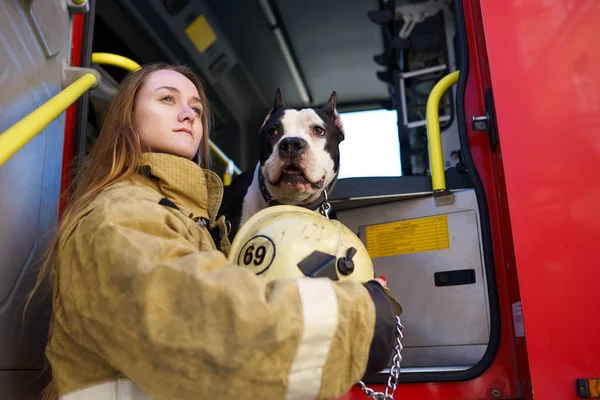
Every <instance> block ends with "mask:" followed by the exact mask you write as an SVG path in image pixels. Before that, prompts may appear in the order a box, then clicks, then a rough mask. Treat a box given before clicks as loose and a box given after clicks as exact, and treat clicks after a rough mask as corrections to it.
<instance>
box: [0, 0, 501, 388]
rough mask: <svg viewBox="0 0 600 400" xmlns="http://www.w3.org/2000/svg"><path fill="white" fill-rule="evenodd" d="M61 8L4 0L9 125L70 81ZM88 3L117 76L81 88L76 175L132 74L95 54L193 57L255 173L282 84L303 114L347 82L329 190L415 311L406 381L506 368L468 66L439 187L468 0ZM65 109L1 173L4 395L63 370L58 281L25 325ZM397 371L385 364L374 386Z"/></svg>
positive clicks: (0, 368) (408, 327)
mask: <svg viewBox="0 0 600 400" xmlns="http://www.w3.org/2000/svg"><path fill="white" fill-rule="evenodd" d="M30 3H31V4H30ZM62 3H64V2H62V1H58V0H56V1H49V2H47V3H44V4H42V2H27V1H12V2H3V3H2V4H3V5H2V11H3V12H2V13H0V26H1V27H2V28H0V29H1V30H2V34H3V40H1V41H0V55H1V57H0V60H2V61H1V62H0V71H5V72H4V74H3V75H4V78H8V77H10V79H2V78H3V76H2V75H0V88H2V92H3V93H8V91H9V90H11V91H14V93H18V94H19V97H18V98H19V101H18V102H15V103H12V104H11V103H10V102H9V101H8V100H6V99H3V100H1V104H2V109H3V114H4V117H2V118H1V121H0V131H4V130H5V129H7V128H8V127H9V126H10V125H12V124H13V123H14V122H16V121H17V120H18V119H20V118H22V117H23V116H25V115H27V113H29V112H31V111H32V110H33V109H35V108H36V107H37V106H38V105H39V104H40V103H41V102H43V101H42V100H40V99H47V98H48V96H49V93H54V92H55V91H54V89H55V88H56V86H57V85H59V82H57V81H56V79H55V78H53V77H52V76H54V75H53V73H52V72H51V69H52V68H56V65H54V64H52V65H50V64H48V65H42V64H43V63H44V62H45V61H44V60H48V59H49V57H45V56H44V51H48V50H52V49H55V51H57V52H60V51H62V52H63V53H68V52H69V49H68V46H69V42H68V41H66V42H65V41H64V37H65V36H64V32H65V31H68V30H69V29H70V25H69V21H68V19H66V18H67V17H65V16H64V15H63V14H64V9H63V8H62V6H61V4H62ZM87 4H88V5H89V11H88V12H87V13H85V14H84V15H83V20H84V21H85V24H84V27H83V39H82V46H81V49H80V54H72V55H71V56H72V57H73V58H74V59H77V58H78V59H77V61H79V62H80V66H81V67H87V68H94V69H96V70H97V71H98V72H99V73H100V74H101V76H102V81H101V83H100V85H99V86H97V87H96V88H94V89H93V90H91V91H90V92H88V93H86V94H85V95H84V96H82V97H81V99H80V100H79V101H78V102H77V108H76V110H77V111H76V112H75V113H74V115H73V117H72V118H73V119H74V121H75V122H74V123H75V126H76V129H75V138H74V143H73V151H74V153H75V154H74V155H75V158H74V161H73V166H72V168H73V169H76V168H77V166H78V165H79V163H80V162H81V159H82V158H84V157H85V153H86V151H87V149H88V148H89V146H90V145H91V144H93V142H94V139H95V135H97V133H98V131H99V129H100V127H101V125H102V121H103V117H104V114H105V112H106V109H107V106H108V104H109V103H110V101H111V98H112V96H113V95H114V93H115V90H116V89H117V88H118V86H119V82H120V81H121V80H122V79H123V77H124V76H125V75H126V74H127V72H128V71H127V70H125V69H123V68H119V67H116V66H111V65H99V64H92V62H91V54H92V53H113V54H118V55H121V56H124V57H127V58H130V59H132V60H135V61H136V62H137V63H139V64H146V63H151V62H157V61H165V62H169V63H184V64H187V65H189V66H191V67H192V68H193V69H194V70H195V71H196V72H197V73H198V74H199V75H200V76H201V77H202V79H203V80H204V82H205V85H206V90H207V95H208V98H209V102H210V104H211V107H212V110H213V114H214V121H213V132H212V140H213V142H214V143H215V144H216V145H217V146H218V147H219V148H220V149H221V150H222V152H224V153H225V154H226V155H227V157H229V158H230V159H231V160H232V161H233V162H234V163H235V165H236V166H237V168H239V169H240V170H247V169H250V168H253V167H254V165H256V163H257V161H258V155H259V142H258V130H259V128H260V125H261V123H262V122H263V120H264V118H265V116H266V115H267V113H268V112H269V110H270V108H271V106H272V104H273V99H274V96H275V92H276V89H277V88H281V91H282V94H283V98H284V101H285V103H286V105H287V106H288V107H294V108H302V107H309V106H310V107H320V106H322V105H323V104H325V103H326V102H327V100H328V98H329V95H330V94H331V92H332V91H334V90H335V91H336V92H337V103H338V104H337V108H338V111H339V113H340V115H341V118H342V121H343V123H344V126H345V130H346V139H345V140H344V142H342V144H341V147H340V151H341V169H340V175H339V180H338V182H337V184H336V186H335V189H334V191H333V193H332V195H331V197H330V201H331V205H332V207H333V213H332V217H333V218H336V219H338V220H340V221H342V222H343V223H344V224H345V225H346V226H348V227H349V228H350V229H351V230H353V231H354V232H355V233H356V234H357V235H358V236H359V237H360V238H361V239H362V240H363V241H364V242H365V244H366V245H367V248H368V249H369V251H370V252H371V256H372V257H373V262H374V266H375V271H376V274H377V275H385V276H386V277H387V285H388V287H389V288H390V290H391V291H392V293H393V294H394V296H395V297H396V298H397V299H398V301H399V302H400V303H401V304H402V306H403V309H404V313H403V318H402V321H403V324H404V327H405V331H404V341H403V347H404V349H403V351H402V364H401V374H400V379H399V381H400V382H402V383H410V382H439V381H461V380H463V381H464V380H468V379H471V378H474V377H476V376H478V375H480V374H481V373H482V372H483V371H485V370H486V369H487V368H488V367H489V366H490V364H491V363H492V361H493V359H494V357H495V355H496V350H497V347H498V343H499V336H500V327H499V315H498V314H499V310H498V299H497V289H496V273H495V267H494V259H493V254H492V250H491V249H492V244H491V233H490V227H489V215H488V206H487V201H486V194H485V192H484V191H483V187H482V184H481V180H480V177H479V176H478V171H477V169H476V168H475V166H474V164H473V160H472V157H471V155H470V149H469V143H468V139H467V133H466V129H467V123H466V122H465V118H464V109H463V106H464V105H463V100H462V97H461V96H464V85H465V81H464V79H463V78H462V76H461V78H460V79H459V81H458V83H457V84H456V85H452V86H451V87H450V88H449V90H447V91H446V92H445V94H444V95H443V96H442V97H441V101H440V107H439V124H440V130H441V145H442V157H443V164H442V165H443V171H444V176H445V183H446V187H445V190H443V191H440V192H435V191H434V188H433V186H432V172H431V165H432V160H431V159H430V154H431V152H430V148H429V140H428V132H427V124H426V105H427V101H428V98H429V96H430V94H431V92H432V90H433V88H434V86H435V85H436V84H437V83H438V82H439V81H440V80H441V79H442V78H444V77H445V76H448V75H449V74H451V73H452V72H455V71H458V70H461V73H462V72H463V69H464V68H466V66H465V62H467V61H468V53H467V52H468V49H467V46H466V44H465V43H466V37H465V35H466V34H465V32H464V30H465V29H464V20H463V15H462V13H463V9H462V5H461V2H456V1H450V0H424V1H423V0H395V1H392V0H388V1H385V0H330V1H318V0H303V1H292V0H218V1H217V0H193V1H192V0H147V1H145V2H143V4H142V2H138V1H134V0H103V1H89V2H88V3H87ZM9 21H11V22H9ZM32 25H35V26H36V27H37V28H36V29H32V28H30V27H31V26H32ZM34 31H35V32H38V33H39V32H41V35H42V36H43V37H45V38H46V39H45V41H44V43H46V45H47V46H46V48H44V47H43V46H39V43H40V39H39V35H38V36H36V34H35V33H32V32H34ZM68 37H69V38H70V36H68ZM65 43H66V44H65ZM32 48H33V49H34V50H31V49H32ZM44 49H45V50H44ZM28 53H29V56H28V55H27V54H28ZM38 53H39V54H40V55H39V56H38ZM32 54H33V55H32ZM28 57H29V60H30V61H27V59H28ZM38 59H39V60H41V61H38ZM4 60H6V61H7V62H6V63H4ZM23 60H25V61H23ZM31 60H34V61H31ZM2 64H4V65H2ZM19 65H20V67H19ZM19 68H21V70H22V71H33V70H36V71H39V72H38V75H37V77H36V78H35V79H33V80H31V79H29V80H28V78H27V76H28V75H27V74H28V73H29V72H23V73H19V71H21V70H19ZM32 82H34V83H35V84H33V83H32ZM19 85H21V86H19ZM4 110H8V112H6V111H4ZM8 115H14V118H12V117H11V118H8V117H7V116H8ZM66 118H67V117H65V116H61V117H59V118H58V119H57V120H56V121H55V122H52V123H51V124H50V125H49V126H48V127H47V128H46V129H45V130H44V131H43V132H42V134H40V135H39V136H38V137H37V138H35V139H34V140H32V141H31V143H29V144H28V145H27V146H26V147H24V148H23V149H22V150H20V151H19V152H18V153H17V154H16V155H15V156H14V157H13V158H12V159H11V160H10V161H9V162H7V163H6V164H5V165H4V166H2V167H0V187H2V188H9V191H10V192H11V195H10V196H9V195H6V193H7V192H6V191H3V192H4V193H3V194H2V195H0V221H2V230H1V231H0V393H3V392H8V393H12V394H13V395H14V397H9V398H18V399H34V398H37V396H39V390H40V387H42V386H43V384H44V379H45V378H44V376H45V374H46V373H47V365H46V363H45V360H44V345H45V339H46V337H47V327H48V316H49V309H48V307H49V304H50V298H49V296H48V295H47V294H48V292H49V291H48V290H43V291H41V292H42V293H41V294H40V295H39V296H37V297H35V298H34V301H33V302H32V305H31V311H28V313H26V314H25V316H24V317H23V315H22V309H23V307H22V306H23V302H24V299H25V296H26V294H27V293H29V291H30V290H31V288H32V287H33V283H34V282H35V276H36V273H37V271H38V268H39V265H40V260H41V259H42V258H43V255H44V248H45V245H46V244H47V243H48V240H49V235H48V233H47V232H49V231H50V232H51V230H52V228H53V227H54V226H55V224H56V219H57V216H58V213H59V210H58V208H59V205H58V201H57V199H58V197H59V194H60V187H61V165H63V164H62V163H63V139H62V136H61V135H62V133H63V132H64V128H65V123H66V122H67V120H66ZM469 124H470V122H469ZM212 168H213V169H214V170H215V171H216V172H217V173H218V174H219V175H223V174H225V173H226V171H227V169H228V165H227V164H226V163H223V162H222V160H219V159H218V158H215V160H214V162H213V166H212ZM434 192H435V193H434ZM373 243H375V244H373ZM45 289H48V288H45ZM387 379H388V374H387V371H386V370H384V371H382V372H381V374H380V375H379V376H378V377H376V378H374V379H373V380H372V381H371V382H367V383H373V384H376V383H385V382H387ZM0 397H1V396H0Z"/></svg>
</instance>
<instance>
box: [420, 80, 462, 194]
mask: <svg viewBox="0 0 600 400" xmlns="http://www.w3.org/2000/svg"><path fill="white" fill-rule="evenodd" d="M458 75H459V71H454V72H452V73H450V74H448V75H446V76H445V77H443V78H442V79H441V80H440V81H439V82H438V83H436V85H435V86H434V87H433V89H432V90H431V93H430V94H429V97H428V98H427V108H426V121H427V141H428V142H429V163H430V166H431V186H432V189H433V191H434V192H437V191H444V190H446V176H445V173H444V155H443V153H442V135H441V132H440V119H439V118H440V116H439V107H440V100H441V99H442V96H443V95H444V93H446V91H447V90H448V89H449V88H450V87H452V85H455V84H456V82H458Z"/></svg>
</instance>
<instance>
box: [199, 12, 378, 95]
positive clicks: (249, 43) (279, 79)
mask: <svg viewBox="0 0 600 400" xmlns="http://www.w3.org/2000/svg"><path fill="white" fill-rule="evenodd" d="M209 3H210V6H211V8H212V9H213V11H214V12H215V15H216V16H217V17H218V19H219V22H220V23H221V25H222V26H223V28H224V29H225V30H226V31H227V32H228V39H229V41H230V42H231V43H232V45H233V46H234V47H235V48H236V50H237V51H238V53H239V56H240V57H241V58H242V60H243V62H244V64H245V65H246V66H247V67H248V69H249V70H250V71H251V73H252V75H253V76H254V78H255V80H256V82H257V84H258V86H259V87H260V89H261V93H262V94H263V95H264V96H265V97H266V98H267V99H268V100H269V101H271V99H272V97H273V95H274V92H275V89H276V88H277V87H278V86H281V87H282V89H283V90H284V98H285V99H286V101H287V102H288V103H289V104H290V105H293V106H299V105H301V98H300V94H299V93H298V89H297V88H296V87H295V85H294V82H293V79H292V75H291V73H290V70H289V68H288V67H287V65H286V63H285V60H284V56H283V53H282V50H281V49H280V48H279V47H278V45H277V40H276V37H275V34H274V33H273V32H272V31H271V30H270V27H269V24H268V20H267V18H266V17H265V15H264V14H263V11H262V9H261V6H260V4H259V1H258V0H212V1H209ZM271 5H272V8H273V10H274V13H275V15H276V17H279V19H280V21H281V23H282V26H283V34H284V35H285V36H287V38H286V39H287V40H288V45H289V48H290V50H291V53H292V55H293V57H294V58H295V60H296V63H297V67H298V69H299V72H300V74H301V76H302V78H303V81H304V84H305V85H306V89H307V91H308V94H309V96H310V98H311V104H312V105H321V104H323V103H324V102H326V101H327V99H328V98H329V95H330V94H331V92H332V91H333V90H335V91H337V94H338V100H339V102H340V103H363V102H371V101H373V100H382V99H387V98H388V96H389V95H388V90H387V87H386V85H385V84H384V83H383V82H381V81H380V80H378V79H377V77H376V76H375V72H376V70H377V68H378V66H377V65H376V64H375V62H374V61H373V56H374V55H375V54H378V53H381V51H382V48H383V42H382V34H381V28H380V27H379V26H377V25H375V24H373V23H372V22H371V21H369V19H368V17H367V12H368V11H369V10H375V9H378V8H379V6H378V1H377V0H327V1H323V0H302V1H298V0H280V1H272V2H271Z"/></svg>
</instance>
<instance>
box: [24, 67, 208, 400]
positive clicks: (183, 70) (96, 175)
mask: <svg viewBox="0 0 600 400" xmlns="http://www.w3.org/2000/svg"><path fill="white" fill-rule="evenodd" d="M160 70H171V71H176V72H179V73H180V74H182V75H184V76H185V77H186V78H188V79H189V80H190V81H192V83H193V84H194V86H196V89H197V90H198V95H199V97H200V100H201V103H202V107H203V112H202V117H201V121H202V128H203V136H202V140H201V142H200V146H199V148H198V154H197V155H196V157H194V161H196V162H198V163H199V165H200V166H201V167H202V168H208V167H209V129H210V118H211V115H210V109H209V105H208V101H207V98H206V93H205V91H204V87H203V84H202V81H201V80H200V79H199V78H198V77H197V76H196V75H195V74H194V72H193V71H192V70H191V69H190V68H189V67H187V66H183V65H170V64H164V63H154V64H147V65H145V66H143V67H142V68H141V69H139V70H137V71H135V72H132V73H130V74H128V75H127V76H126V77H125V79H124V80H123V82H122V83H121V85H120V87H119V90H118V91H117V93H116V94H115V97H114V99H113V100H112V102H111V104H110V106H109V108H108V111H107V114H106V118H105V120H104V123H103V125H102V129H101V130H100V133H99V135H98V139H97V141H96V142H95V143H94V145H93V146H92V147H91V149H90V152H89V154H88V155H87V156H86V157H85V163H84V165H83V167H82V168H80V170H79V171H78V172H77V174H76V177H75V179H74V180H73V183H72V184H71V187H70V188H69V189H68V190H67V191H66V193H65V195H66V196H68V202H67V207H66V208H65V211H64V213H63V215H62V217H61V220H60V221H59V223H58V226H57V230H56V234H55V235H54V237H53V240H52V242H51V243H50V245H49V247H48V249H47V252H46V256H45V259H44V262H43V264H42V267H41V269H40V272H39V274H38V277H37V282H36V284H35V286H34V288H33V290H32V291H31V292H30V293H29V295H28V296H27V299H26V302H25V310H26V309H27V306H28V304H29V302H30V301H31V298H32V297H33V295H34V293H35V292H36V291H37V290H38V289H39V288H40V286H41V284H42V283H43V282H44V280H45V279H47V278H48V275H49V274H50V273H51V272H52V265H53V262H54V258H55V253H56V250H57V247H58V243H59V242H60V238H61V236H62V235H63V233H64V230H65V228H66V227H67V226H68V225H69V224H70V222H71V221H72V220H73V218H75V217H76V216H77V214H79V212H81V210H83V209H84V208H85V207H87V206H88V205H89V204H90V203H91V202H92V201H93V200H94V199H95V198H96V196H98V194H100V192H102V191H103V190H104V189H106V188H107V187H109V186H111V185H113V184H115V183H118V182H120V181H123V180H125V179H127V178H129V177H130V176H131V175H132V174H134V173H135V172H136V170H137V168H138V166H139V163H140V160H141V155H142V152H143V149H142V144H141V143H140V139H139V135H138V133H137V132H136V130H135V127H134V123H133V120H134V119H133V113H134V110H135V105H136V100H137V94H138V92H139V90H140V88H141V87H142V85H143V84H144V82H145V80H146V78H147V77H148V75H149V74H151V73H152V72H155V71H160ZM50 326H52V325H50ZM49 335H51V328H50V332H49ZM43 399H44V400H51V399H58V393H57V392H56V389H55V387H54V385H53V384H52V382H49V385H48V386H47V387H46V389H45V390H44V393H43Z"/></svg>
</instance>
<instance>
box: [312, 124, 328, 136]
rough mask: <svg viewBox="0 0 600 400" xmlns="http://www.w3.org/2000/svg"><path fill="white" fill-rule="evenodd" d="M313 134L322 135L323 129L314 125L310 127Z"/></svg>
mask: <svg viewBox="0 0 600 400" xmlns="http://www.w3.org/2000/svg"><path fill="white" fill-rule="evenodd" d="M312 131H313V134H315V135H317V136H323V135H324V134H325V129H323V128H321V127H320V126H315V127H313V128H312Z"/></svg>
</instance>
